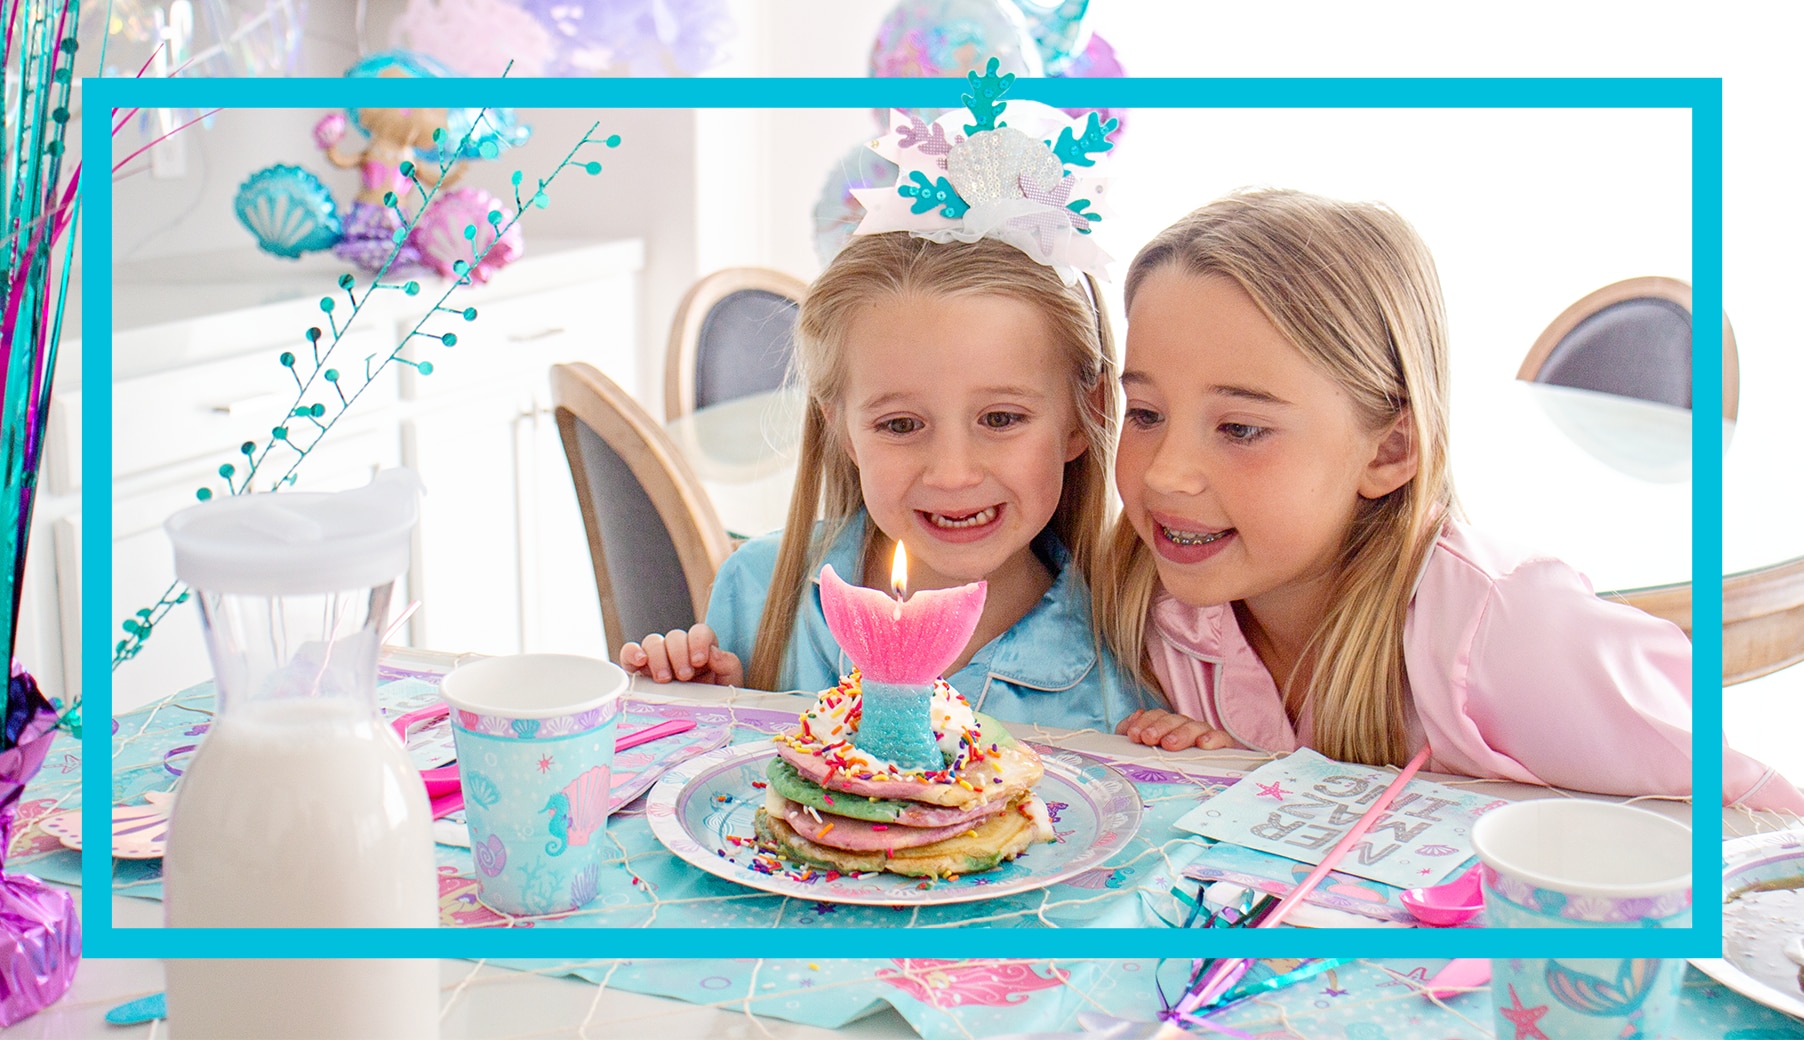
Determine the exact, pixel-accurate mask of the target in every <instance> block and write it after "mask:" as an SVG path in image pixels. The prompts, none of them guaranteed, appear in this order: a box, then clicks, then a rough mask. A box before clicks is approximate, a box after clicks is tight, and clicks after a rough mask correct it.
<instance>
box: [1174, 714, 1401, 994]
mask: <svg viewBox="0 0 1804 1040" xmlns="http://www.w3.org/2000/svg"><path fill="white" fill-rule="evenodd" d="M1428 751H1429V748H1428V745H1427V744H1423V745H1422V750H1420V751H1418V752H1416V755H1415V757H1414V758H1412V759H1410V760H1409V764H1408V765H1406V766H1404V767H1403V771H1402V772H1400V773H1398V774H1397V777H1396V779H1394V780H1392V781H1391V783H1390V786H1389V787H1386V788H1385V789H1384V793H1383V794H1381V795H1379V796H1378V800H1377V801H1375V802H1373V803H1372V806H1371V808H1369V809H1367V810H1366V811H1365V813H1364V814H1363V815H1361V816H1360V817H1359V819H1358V820H1356V821H1354V823H1353V826H1352V827H1350V828H1348V830H1347V833H1346V834H1345V835H1343V836H1342V837H1341V839H1340V841H1337V842H1335V843H1334V848H1332V849H1330V850H1328V855H1326V856H1324V857H1322V861H1321V862H1320V863H1318V864H1316V867H1315V869H1314V870H1312V871H1310V872H1309V876H1308V877H1306V878H1304V879H1303V880H1302V881H1300V882H1298V883H1297V886H1296V887H1295V888H1293V889H1291V890H1290V892H1289V894H1287V895H1286V896H1285V897H1284V898H1283V899H1280V900H1279V901H1278V905H1277V906H1275V907H1273V908H1272V912H1271V913H1269V914H1266V915H1265V918H1264V920H1262V921H1260V922H1259V924H1258V925H1256V927H1259V928H1273V927H1276V926H1277V925H1278V923H1279V922H1281V921H1283V920H1284V917H1285V915H1286V914H1289V913H1290V911H1291V910H1292V908H1294V907H1295V906H1296V905H1297V904H1298V903H1301V902H1302V901H1303V900H1304V899H1305V898H1306V897H1308V895H1309V893H1311V892H1313V891H1315V886H1316V885H1318V884H1320V883H1321V880H1322V879H1323V878H1325V877H1327V876H1328V872H1329V871H1331V870H1333V869H1334V868H1335V866H1336V865H1338V864H1339V863H1340V861H1341V858H1342V857H1344V856H1345V855H1346V854H1347V850H1349V849H1351V848H1352V847H1353V843H1354V842H1356V841H1358V840H1359V839H1361V838H1363V837H1365V836H1366V831H1369V830H1371V829H1372V824H1374V823H1377V822H1378V817H1380V816H1383V815H1384V814H1385V812H1386V810H1388V809H1390V807H1391V802H1392V801H1393V800H1395V799H1396V797H1397V793H1398V792H1400V791H1402V790H1403V787H1404V785H1405V784H1407V783H1409V782H1410V780H1411V779H1413V778H1414V777H1415V775H1416V771H1417V770H1419V769H1421V768H1422V763H1424V762H1426V761H1428ZM1249 963H1250V962H1249V961H1247V960H1246V959H1245V958H1240V957H1236V958H1231V959H1226V960H1223V961H1222V962H1221V963H1219V964H1217V965H1216V966H1215V978H1214V980H1213V981H1211V982H1210V983H1208V984H1207V985H1205V986H1204V987H1203V988H1202V989H1201V990H1199V991H1198V992H1197V996H1196V1001H1195V1003H1194V1004H1193V1005H1192V1006H1191V1007H1188V1008H1184V1007H1180V1008H1179V1009H1178V1010H1179V1011H1182V1012H1185V1013H1188V1012H1190V1011H1193V1010H1195V1009H1196V1008H1199V1007H1208V1006H1209V1005H1210V1004H1211V1003H1213V1002H1214V1001H1215V1000H1217V999H1218V998H1220V997H1221V995H1222V994H1223V993H1225V992H1227V990H1228V987H1230V986H1232V985H1234V982H1235V980H1237V979H1239V978H1240V976H1242V975H1244V974H1246V969H1247V965H1248V964H1249Z"/></svg>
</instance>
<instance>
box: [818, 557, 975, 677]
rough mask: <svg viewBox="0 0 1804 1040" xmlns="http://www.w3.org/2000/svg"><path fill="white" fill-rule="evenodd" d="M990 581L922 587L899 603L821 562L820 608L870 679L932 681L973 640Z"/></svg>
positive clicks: (853, 658)
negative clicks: (822, 564) (844, 577)
mask: <svg viewBox="0 0 1804 1040" xmlns="http://www.w3.org/2000/svg"><path fill="white" fill-rule="evenodd" d="M988 587H989V583H987V582H982V581H979V582H973V583H972V584H970V585H960V586H958V587H956V588H950V589H923V590H922V591H920V592H917V593H915V594H914V595H912V596H910V597H908V600H907V601H906V602H904V603H901V604H898V603H897V602H896V600H895V598H894V597H893V596H890V595H888V594H887V593H883V592H879V591H877V590H876V589H867V588H864V587H862V586H858V585H852V584H849V583H847V582H846V581H845V579H843V578H841V577H840V576H839V575H838V574H836V573H835V572H834V570H833V565H832V564H828V565H826V566H824V567H822V568H821V611H822V612H823V613H824V614H825V615H826V617H827V627H828V628H830V629H832V630H833V637H834V638H835V639H837V640H839V645H840V646H841V647H843V648H844V649H845V651H846V656H847V657H850V658H851V659H852V663H853V664H855V665H857V666H858V668H859V670H860V671H862V672H863V673H864V677H865V678H866V679H867V680H869V681H872V682H880V683H894V684H899V685H900V684H911V683H917V684H918V683H930V682H932V681H933V680H935V679H937V678H939V677H940V676H941V675H942V674H944V673H945V670H946V668H947V667H948V666H950V665H951V664H952V662H953V661H955V660H957V659H958V655H959V652H960V651H962V650H964V648H965V644H966V643H969V642H970V641H971V634H972V633H973V632H975V631H977V619H978V618H979V617H980V616H981V615H982V614H983V598H984V592H985V590H986V589H987V588H988ZM898 606H900V608H901V609H900V611H899V612H898V610H897V607H898Z"/></svg>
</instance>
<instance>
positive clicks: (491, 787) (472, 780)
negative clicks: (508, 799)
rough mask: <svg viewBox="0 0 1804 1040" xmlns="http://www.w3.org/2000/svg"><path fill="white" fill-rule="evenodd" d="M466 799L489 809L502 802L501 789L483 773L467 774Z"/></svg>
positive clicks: (465, 775) (465, 778) (465, 777)
mask: <svg viewBox="0 0 1804 1040" xmlns="http://www.w3.org/2000/svg"><path fill="white" fill-rule="evenodd" d="M464 797H465V798H468V799H469V800H470V801H472V802H475V803H476V804H477V805H479V806H481V807H483V808H484V809H487V808H489V807H490V806H492V805H494V804H495V803H496V802H498V801H500V800H501V788H499V787H496V786H495V781H493V780H490V779H489V778H488V777H487V776H484V775H483V774H481V773H475V772H471V773H465V774H464Z"/></svg>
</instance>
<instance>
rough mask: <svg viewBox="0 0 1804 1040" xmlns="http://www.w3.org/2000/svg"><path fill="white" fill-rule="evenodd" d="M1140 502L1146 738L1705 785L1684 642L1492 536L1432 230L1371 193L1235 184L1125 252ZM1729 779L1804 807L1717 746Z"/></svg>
mask: <svg viewBox="0 0 1804 1040" xmlns="http://www.w3.org/2000/svg"><path fill="white" fill-rule="evenodd" d="M1126 306H1127V313H1128V335H1127V352H1126V358H1125V361H1124V363H1123V371H1122V376H1121V383H1122V387H1123V389H1124V390H1125V391H1126V395H1127V405H1126V410H1125V412H1124V421H1123V425H1122V432H1121V441H1120V445H1119V447H1118V449H1117V455H1116V484H1117V486H1118V487H1119V489H1120V491H1121V497H1122V501H1123V505H1124V512H1123V515H1122V517H1121V520H1120V522H1119V523H1118V525H1117V527H1116V530H1115V535H1114V538H1113V540H1112V543H1111V550H1112V551H1111V554H1110V556H1111V566H1110V572H1111V573H1110V574H1109V577H1108V578H1107V579H1106V580H1104V581H1102V582H1100V583H1099V584H1098V586H1097V588H1098V594H1097V595H1098V605H1097V611H1098V615H1099V616H1100V617H1102V618H1103V619H1104V620H1105V622H1106V625H1107V628H1108V634H1109V639H1110V642H1111V644H1112V645H1113V647H1114V648H1115V651H1116V653H1117V654H1118V655H1119V656H1120V659H1121V660H1123V661H1133V662H1138V663H1139V665H1140V668H1141V670H1142V672H1143V673H1145V675H1146V678H1147V679H1148V681H1156V682H1157V683H1158V685H1159V686H1160V687H1161V688H1162V689H1163V690H1164V692H1165V694H1166V696H1167V698H1169V701H1170V706H1171V707H1172V708H1173V709H1175V711H1165V710H1160V709H1149V710H1145V711H1140V712H1136V713H1135V714H1134V715H1133V716H1131V717H1130V718H1128V719H1127V720H1126V721H1124V722H1123V723H1122V724H1121V725H1120V732H1122V733H1125V734H1126V735H1128V736H1129V737H1131V738H1132V739H1134V740H1136V741H1138V742H1140V743H1142V744H1149V745H1158V746H1162V747H1165V748H1169V749H1173V750H1175V749H1177V748H1180V747H1193V746H1194V747H1204V748H1217V747H1229V746H1242V747H1250V748H1256V749H1260V750H1266V751H1288V750H1292V749H1294V748H1297V747H1300V746H1308V747H1311V748H1314V749H1316V750H1317V751H1320V752H1321V753H1323V754H1325V755H1327V756H1329V757H1331V758H1336V759H1341V760H1344V761H1354V762H1364V763H1369V764H1378V763H1387V762H1388V763H1402V762H1403V761H1405V760H1406V759H1408V758H1410V757H1411V756H1412V755H1413V754H1414V753H1415V752H1416V751H1417V750H1418V749H1420V748H1421V747H1422V745H1423V743H1424V742H1426V743H1427V744H1428V745H1429V746H1430V747H1431V748H1432V757H1431V758H1430V759H1429V762H1428V768H1430V769H1433V770H1438V771H1442V772H1449V773H1462V774H1466V775H1468V776H1480V777H1499V778H1503V779H1508V780H1515V781H1519V782H1524V783H1544V784H1551V785H1554V786H1558V787H1567V788H1573V789H1577V790H1583V791H1594V792H1599V793H1603V794H1617V795H1644V794H1667V795H1677V794H1686V793H1689V792H1690V790H1691V753H1690V749H1691V646H1690V643H1689V642H1688V641H1687V640H1686V638H1685V634H1684V633H1683V632H1682V631H1680V629H1679V628H1678V627H1677V626H1675V625H1673V624H1671V623H1670V622H1667V621H1664V620H1661V619H1659V618H1656V617H1653V616H1651V615H1648V614H1644V613H1642V612H1641V611H1638V610H1636V609H1634V608H1632V607H1627V606H1623V605H1620V604H1616V603H1611V602H1607V601H1605V600H1603V599H1600V598H1599V597H1597V596H1596V595H1594V594H1593V593H1592V590H1591V587H1590V585H1589V583H1588V582H1587V581H1586V580H1585V579H1584V577H1583V576H1581V575H1580V574H1579V573H1578V572H1577V571H1575V570H1573V569H1572V568H1571V567H1569V566H1567V565H1566V564H1564V563H1562V562H1560V561H1558V560H1555V559H1550V558H1548V557H1546V556H1542V555H1537V554H1534V553H1531V552H1525V551H1522V550H1520V549H1517V548H1515V547H1512V546H1509V545H1507V544H1506V543H1503V542H1499V541H1496V540H1493V539H1491V538H1489V537H1486V536H1484V535H1481V534H1480V533H1478V532H1476V531H1473V530H1472V529H1471V528H1469V527H1468V526H1466V524H1465V523H1464V522H1462V521H1461V520H1460V519H1459V518H1458V515H1457V510H1456V505H1455V499H1454V493H1453V483H1452V478H1451V476H1450V474H1449V472H1448V462H1447V430H1448V396H1447V386H1448V384H1447V341H1446V332H1445V323H1444V319H1443V315H1442V308H1441V293H1440V283H1439V279H1438V277H1437V275H1436V273H1435V269H1434V262H1433V260H1432V259H1431V258H1430V256H1429V254H1428V249H1427V247H1426V246H1425V245H1424V244H1423V243H1422V241H1421V239H1420V238H1419V237H1417V235H1416V232H1415V230H1414V229H1413V228H1411V227H1410V226H1409V224H1408V223H1406V222H1405V221H1404V220H1403V219H1402V218H1401V217H1399V216H1397V214H1395V213H1393V212H1392V211H1390V210H1389V209H1386V208H1384V207H1382V206H1377V205H1368V204H1351V203H1343V202H1337V201H1333V200H1329V199H1323V198H1318V197H1315V196H1310V195H1304V194H1300V193H1297V192H1287V191H1259V192H1250V193H1243V194H1237V195H1232V196H1229V197H1227V198H1224V199H1220V200H1218V201H1216V202H1213V203H1211V204H1209V205H1208V206H1205V207H1203V208H1202V209H1200V210H1197V211H1196V212H1194V213H1192V214H1190V215H1189V216H1187V217H1185V218H1183V219H1182V220H1180V221H1178V222H1177V223H1176V224H1174V225H1172V226H1171V227H1170V228H1168V229H1166V230H1165V231H1164V232H1162V233H1160V234H1159V235H1158V236H1157V237H1155V238H1154V239H1153V240H1152V242H1150V243H1148V244H1147V246H1146V247H1145V248H1143V249H1142V250H1141V251H1140V253H1139V255H1138V256H1136V257H1135V258H1134V262H1133V264H1132V265H1131V267H1130V268H1129V271H1128V276H1127V289H1126ZM1723 797H1724V800H1725V801H1726V802H1731V803H1735V802H1739V803H1741V804H1743V805H1747V806H1749V807H1752V808H1787V809H1790V810H1792V811H1794V812H1796V811H1801V810H1804V795H1800V794H1799V792H1798V791H1797V789H1796V788H1794V787H1792V785H1791V784H1789V783H1787V782H1786V781H1785V779H1784V778H1782V777H1779V776H1778V775H1776V774H1775V773H1774V772H1773V771H1772V770H1770V769H1767V768H1765V767H1764V766H1762V765H1761V764H1760V763H1758V762H1755V761H1753V760H1752V759H1750V758H1748V757H1746V756H1745V755H1740V754H1737V753H1735V752H1733V751H1730V750H1728V749H1726V748H1725V749H1724V753H1723Z"/></svg>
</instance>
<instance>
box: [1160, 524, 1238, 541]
mask: <svg viewBox="0 0 1804 1040" xmlns="http://www.w3.org/2000/svg"><path fill="white" fill-rule="evenodd" d="M1159 529H1160V530H1161V531H1164V532H1165V537H1167V538H1169V539H1171V542H1172V544H1173V545H1186V546H1188V545H1208V544H1209V543H1210V542H1213V541H1217V540H1219V539H1220V538H1221V537H1222V536H1223V535H1225V534H1227V533H1228V532H1227V531H1217V532H1215V533H1214V534H1204V535H1193V534H1190V533H1189V532H1187V531H1174V530H1172V529H1171V528H1169V527H1166V526H1164V525H1163V524H1161V525H1160V527H1159ZM1228 530H1230V531H1231V530H1233V528H1229V529H1228Z"/></svg>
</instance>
